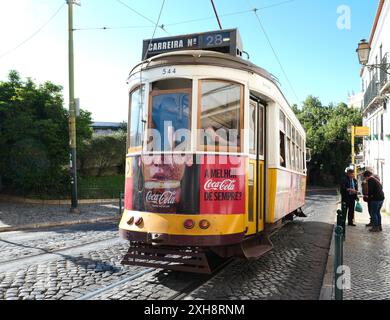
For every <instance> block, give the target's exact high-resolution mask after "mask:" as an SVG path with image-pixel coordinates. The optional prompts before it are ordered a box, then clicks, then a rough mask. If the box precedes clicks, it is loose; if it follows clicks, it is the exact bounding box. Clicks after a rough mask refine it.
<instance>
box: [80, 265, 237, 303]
mask: <svg viewBox="0 0 390 320" xmlns="http://www.w3.org/2000/svg"><path fill="white" fill-rule="evenodd" d="M233 260H234V259H233V258H230V259H228V260H226V261H224V262H223V263H221V264H220V265H218V266H217V267H216V268H215V269H214V271H213V273H212V274H211V275H209V276H207V277H206V278H204V279H198V280H194V281H191V283H189V284H188V285H186V286H185V287H184V288H182V289H180V290H179V291H178V292H175V293H174V294H172V295H170V296H167V298H166V300H183V299H184V298H185V297H187V296H189V295H190V294H191V292H193V291H195V290H196V289H198V288H199V287H201V286H202V285H203V284H205V283H206V282H208V281H209V280H211V279H213V278H214V277H215V276H217V275H218V274H219V273H220V272H221V271H222V270H223V269H224V268H225V267H227V266H228V265H229V264H230V263H232V262H233ZM157 270H158V269H155V268H146V269H144V270H142V271H140V272H138V273H136V274H133V275H130V276H128V277H125V278H124V279H121V280H119V281H116V282H114V283H112V284H109V285H107V286H104V287H101V288H99V289H96V290H94V291H91V292H88V293H86V294H84V295H83V296H81V297H79V298H76V299H75V300H91V299H94V298H98V297H99V296H101V295H103V294H106V293H109V292H110V291H112V290H115V289H116V288H118V287H120V286H123V285H125V284H127V283H128V282H131V281H134V280H137V279H139V278H141V277H143V276H146V275H148V274H152V273H153V272H158V271H157ZM172 272H179V271H172ZM203 276H204V275H203Z"/></svg>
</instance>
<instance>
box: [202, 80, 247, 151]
mask: <svg viewBox="0 0 390 320" xmlns="http://www.w3.org/2000/svg"><path fill="white" fill-rule="evenodd" d="M200 90H201V102H200V117H199V118H200V123H199V124H198V125H199V129H201V132H202V136H201V137H200V143H201V146H200V149H201V150H207V151H232V152H239V151H240V150H241V129H242V121H243V117H242V112H243V105H242V91H243V87H242V85H240V84H237V83H231V82H227V81H217V80H204V81H202V82H201V86H200Z"/></svg>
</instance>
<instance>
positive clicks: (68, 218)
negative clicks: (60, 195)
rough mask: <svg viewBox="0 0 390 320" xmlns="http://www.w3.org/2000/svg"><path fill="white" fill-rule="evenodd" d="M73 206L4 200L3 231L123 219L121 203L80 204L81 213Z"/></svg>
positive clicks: (0, 228)
mask: <svg viewBox="0 0 390 320" xmlns="http://www.w3.org/2000/svg"><path fill="white" fill-rule="evenodd" d="M69 208H70V206H69V205H59V204H57V205H49V204H44V205H42V204H20V203H10V202H0V232H6V231H18V230H28V229H37V228H48V227H56V226H66V225H74V224H82V223H95V222H100V221H111V220H118V221H119V219H120V215H119V214H118V202H111V203H95V204H80V205H79V209H80V212H81V213H80V214H71V213H70V212H69Z"/></svg>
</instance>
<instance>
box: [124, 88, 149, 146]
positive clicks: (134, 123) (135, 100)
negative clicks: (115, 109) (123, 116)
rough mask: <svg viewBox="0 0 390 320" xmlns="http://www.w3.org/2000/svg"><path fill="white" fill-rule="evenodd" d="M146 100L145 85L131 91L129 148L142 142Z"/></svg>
mask: <svg viewBox="0 0 390 320" xmlns="http://www.w3.org/2000/svg"><path fill="white" fill-rule="evenodd" d="M144 101H145V87H142V88H141V87H140V88H137V89H136V90H134V91H132V92H131V93H130V108H129V128H128V145H127V147H128V148H137V147H140V146H141V144H142V132H143V130H142V129H143V123H142V111H143V104H144Z"/></svg>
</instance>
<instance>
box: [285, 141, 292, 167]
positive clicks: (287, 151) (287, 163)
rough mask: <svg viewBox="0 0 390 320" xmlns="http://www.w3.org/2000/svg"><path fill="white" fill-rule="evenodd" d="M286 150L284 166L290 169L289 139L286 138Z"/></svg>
mask: <svg viewBox="0 0 390 320" xmlns="http://www.w3.org/2000/svg"><path fill="white" fill-rule="evenodd" d="M286 146H287V148H286V149H287V150H286V168H288V169H291V165H292V163H291V139H290V138H287V145H286Z"/></svg>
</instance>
